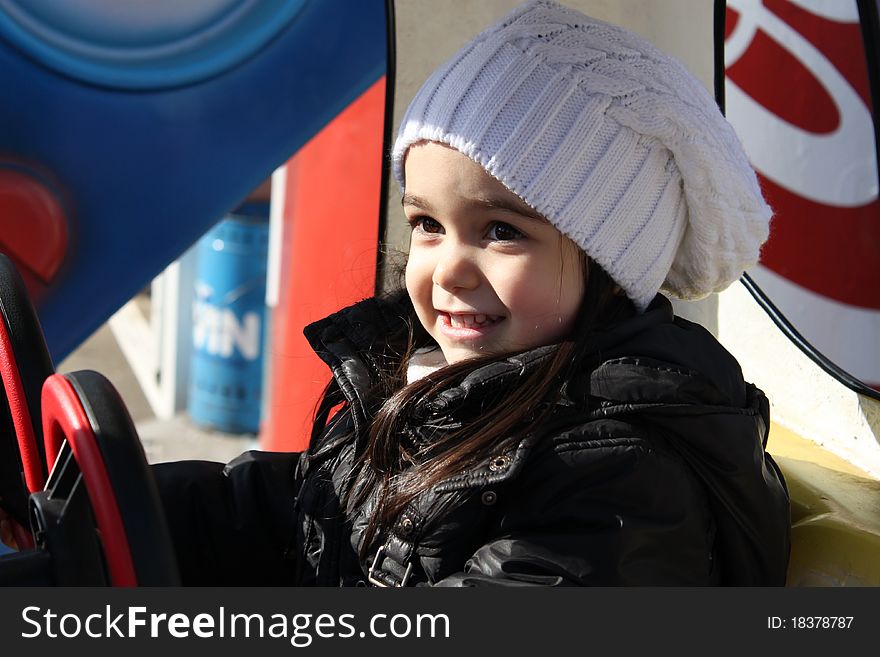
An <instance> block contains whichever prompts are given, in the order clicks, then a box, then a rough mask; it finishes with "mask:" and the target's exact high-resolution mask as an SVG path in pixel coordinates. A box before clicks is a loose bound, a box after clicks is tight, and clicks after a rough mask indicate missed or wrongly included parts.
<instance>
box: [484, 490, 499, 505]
mask: <svg viewBox="0 0 880 657" xmlns="http://www.w3.org/2000/svg"><path fill="white" fill-rule="evenodd" d="M481 499H482V500H483V504H485V505H486V506H492V505H493V504H495V502H497V501H498V496H497V495H496V494H495V492H494V491H491V490H487V491H486V492H485V493H483V496H482V498H481Z"/></svg>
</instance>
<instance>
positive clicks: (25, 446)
mask: <svg viewBox="0 0 880 657" xmlns="http://www.w3.org/2000/svg"><path fill="white" fill-rule="evenodd" d="M53 372H54V367H53V365H52V359H51V358H50V356H49V350H48V349H47V347H46V341H45V339H44V338H43V330H42V328H41V326H40V322H39V320H38V319H37V314H36V311H35V310H34V307H33V305H32V304H31V301H30V298H29V296H28V293H27V289H26V287H25V284H24V281H23V280H22V278H21V276H20V275H19V273H18V271H17V270H16V268H15V265H13V263H12V261H11V260H10V259H9V258H7V257H6V256H5V255H3V254H0V379H2V382H3V391H4V396H3V397H2V398H0V508H2V509H3V510H4V511H5V512H6V513H7V514H9V515H10V516H11V517H12V520H13V523H14V524H13V532H14V533H15V535H16V537H17V540H18V542H19V544H21V545H23V546H26V547H30V543H29V541H30V537H29V533H28V532H27V531H26V530H24V529H23V528H24V527H27V515H28V512H27V506H28V495H29V493H34V492H37V491H39V490H42V488H43V486H44V485H45V483H46V477H47V475H48V472H49V465H48V462H47V461H46V458H45V452H44V449H43V432H42V428H41V425H40V415H41V411H40V395H41V390H42V387H43V382H44V381H45V380H46V378H47V377H48V376H49V375H50V374H52V373H53Z"/></svg>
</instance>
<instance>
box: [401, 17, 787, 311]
mask: <svg viewBox="0 0 880 657" xmlns="http://www.w3.org/2000/svg"><path fill="white" fill-rule="evenodd" d="M422 140H430V141H436V142H440V143H444V144H447V145H449V146H451V147H453V148H455V149H457V150H459V151H460V152H461V153H463V154H464V155H467V156H468V157H470V158H471V159H472V160H474V161H475V162H477V163H478V164H480V165H481V166H482V167H483V168H484V169H485V170H486V171H487V172H489V173H490V174H491V175H492V176H494V177H495V178H497V179H498V180H499V181H501V182H502V183H503V184H504V185H505V186H506V187H507V188H508V189H509V190H510V191H512V192H513V193H514V194H516V195H517V196H519V197H520V198H522V199H523V200H524V201H525V202H526V203H528V204H529V205H530V206H531V207H533V208H534V209H535V210H537V211H538V212H540V213H541V214H542V215H544V216H545V217H547V219H549V220H550V222H551V223H552V224H553V225H554V226H556V228H558V229H559V230H560V231H561V232H562V233H564V234H565V235H567V236H568V237H570V238H571V239H572V240H573V241H574V242H575V243H576V244H578V245H579V246H580V247H581V248H582V249H583V250H584V251H585V252H586V254H587V255H588V256H589V257H590V258H592V259H593V260H595V261H596V262H597V263H599V265H601V266H602V267H603V268H604V269H605V270H606V271H607V272H608V273H609V275H610V276H611V277H612V278H613V279H614V281H615V282H616V283H617V284H618V285H620V286H621V287H622V288H623V289H624V290H625V291H626V293H627V295H628V296H629V298H630V299H632V301H633V302H634V304H635V306H636V307H637V308H638V309H639V310H644V309H645V308H646V307H647V306H648V304H649V303H650V302H651V300H652V299H653V298H654V296H655V295H656V293H657V292H658V291H659V290H660V289H661V288H663V289H664V290H666V291H668V292H670V293H672V294H674V295H675V296H678V297H681V298H684V299H696V298H700V297H703V296H706V295H707V294H710V293H712V292H717V291H720V290H722V289H724V288H725V287H727V286H728V285H730V283H732V282H733V281H735V280H736V279H737V278H739V277H740V276H741V275H742V272H743V270H744V269H745V268H747V267H749V266H751V265H753V264H754V263H755V262H757V260H758V256H759V251H760V247H761V244H763V242H764V241H765V240H766V239H767V235H768V229H769V220H770V216H771V214H772V213H771V210H770V208H769V207H768V206H767V204H766V203H765V202H764V199H763V198H762V196H761V190H760V188H759V187H758V182H757V179H756V177H755V173H754V171H753V170H752V168H751V166H750V165H749V163H748V160H747V159H746V156H745V153H744V152H743V150H742V146H741V145H740V142H739V140H738V139H737V137H736V135H735V134H734V132H733V128H732V127H731V126H730V124H729V123H728V122H727V121H726V120H725V119H724V117H723V115H722V114H721V112H720V111H719V109H718V107H717V105H716V104H715V101H714V100H713V99H712V97H711V96H710V95H709V93H708V92H707V90H706V89H705V88H704V87H703V85H702V84H700V82H699V81H697V80H696V79H695V78H694V77H693V76H692V75H691V74H690V73H688V72H687V70H686V69H685V68H684V66H682V65H681V64H680V63H679V62H677V61H676V60H674V59H672V58H671V57H670V56H669V55H666V54H665V53H663V52H661V51H660V50H658V49H657V48H656V47H654V46H653V45H651V44H650V43H648V42H647V41H645V40H644V39H643V38H641V37H639V36H636V35H635V34H633V33H631V32H628V31H626V30H624V29H622V28H620V27H617V26H614V25H609V24H607V23H603V22H601V21H598V20H595V19H592V18H589V17H587V16H585V15H583V14H581V13H580V12H577V11H574V10H572V9H569V8H567V7H563V6H561V5H559V4H558V3H556V2H552V1H550V0H533V1H532V2H527V3H526V4H524V5H523V6H521V7H520V8H519V9H516V10H514V11H513V12H512V13H510V14H509V15H508V16H507V17H505V18H504V19H503V20H502V21H501V22H499V23H497V24H496V25H494V26H493V27H490V28H489V29H487V30H486V31H484V32H483V33H481V34H479V35H478V36H477V37H476V38H474V39H473V40H472V41H471V42H470V43H469V44H467V45H466V46H465V47H464V48H462V49H461V50H460V51H459V52H458V53H457V54H456V55H454V56H453V57H452V59H450V60H449V61H447V62H446V63H445V64H443V65H442V66H441V67H440V68H438V69H437V70H436V71H435V72H434V73H433V74H432V75H431V77H430V78H428V80H427V81H426V82H425V84H424V85H423V86H422V88H421V89H420V90H419V92H418V93H417V94H416V96H415V98H413V100H412V102H411V104H410V106H409V109H408V110H407V112H406V114H405V116H404V118H403V122H402V124H401V127H400V132H399V133H398V137H397V141H396V142H395V144H394V148H393V150H392V166H393V171H394V175H395V177H396V178H397V181H398V183H399V184H400V186H401V188H402V189H403V188H404V187H405V179H404V159H405V156H406V152H407V149H408V148H409V147H410V146H411V145H412V144H414V143H416V142H419V141H422Z"/></svg>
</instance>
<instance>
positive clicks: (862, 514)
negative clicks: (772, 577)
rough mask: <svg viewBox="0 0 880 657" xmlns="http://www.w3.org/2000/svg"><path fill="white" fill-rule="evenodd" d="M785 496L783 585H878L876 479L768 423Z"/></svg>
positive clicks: (879, 495)
mask: <svg viewBox="0 0 880 657" xmlns="http://www.w3.org/2000/svg"><path fill="white" fill-rule="evenodd" d="M767 450H768V451H769V452H770V453H771V454H772V455H773V457H774V459H776V462H777V463H778V464H779V466H780V468H781V469H782V471H783V474H784V475H785V480H786V483H787V484H788V489H789V493H790V495H791V507H792V508H791V519H792V550H791V562H790V564H789V569H788V586H880V481H878V480H876V479H873V478H871V477H870V476H869V475H868V474H867V473H865V472H863V471H861V470H859V469H858V468H857V467H856V466H854V465H852V464H850V463H848V462H846V461H844V460H843V459H840V458H839V457H837V456H835V455H834V454H831V453H830V452H828V451H827V450H825V449H823V448H822V447H820V446H819V445H817V444H815V443H813V442H811V441H808V440H805V439H803V438H801V437H799V436H798V435H796V434H794V433H792V432H791V431H788V430H786V429H785V428H784V427H781V426H779V425H776V424H773V425H772V427H771V429H770V439H769V441H768V446H767Z"/></svg>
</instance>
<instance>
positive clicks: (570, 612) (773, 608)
mask: <svg viewBox="0 0 880 657" xmlns="http://www.w3.org/2000/svg"><path fill="white" fill-rule="evenodd" d="M878 607H880V589H876V588H865V589H855V588H851V589H818V588H817V589H647V588H644V589H565V590H544V589H465V590H453V589H404V590H393V589H392V590H378V589H347V590H342V589H281V588H272V589H252V588H248V589H209V588H192V589H97V588H89V589H76V588H54V589H48V588H47V589H15V588H7V589H2V590H0V619H2V620H0V646H2V652H3V654H4V655H49V654H55V652H56V651H64V650H76V653H75V654H83V655H88V656H89V657H96V656H97V655H105V654H106V655H111V654H112V655H119V654H124V655H126V656H127V655H128V654H154V653H155V651H158V650H161V651H162V655H163V656H164V655H178V654H179V655H184V654H191V653H192V651H193V650H198V651H199V653H200V654H201V651H203V650H210V651H211V652H212V653H214V651H217V650H221V653H222V654H225V653H226V652H227V651H228V652H231V653H237V654H242V652H243V651H252V650H253V651H256V652H255V653H254V654H259V655H261V656H262V655H288V654H295V653H297V652H305V653H308V654H319V655H323V654H327V655H331V654H332V655H339V654H355V653H354V652H347V653H346V652H344V651H359V650H365V651H367V652H368V653H369V654H374V651H381V652H382V654H404V653H406V654H410V653H412V652H413V651H417V652H416V654H418V655H447V656H449V655H455V654H456V653H454V652H451V651H468V653H467V654H470V653H471V651H473V650H486V651H492V652H496V651H507V654H511V655H523V654H529V653H532V654H535V655H539V656H540V657H543V653H544V652H546V651H552V653H553V654H554V655H556V654H559V652H560V651H566V652H567V651H569V650H577V651H582V650H583V651H592V650H599V649H611V650H615V651H625V652H623V653H622V654H636V651H645V650H650V651H652V652H655V651H657V650H658V649H659V648H663V649H669V650H673V651H675V653H674V654H681V653H684V654H700V655H702V654H706V653H707V652H710V653H714V652H716V651H718V650H719V649H720V650H722V651H723V652H724V653H729V652H730V651H733V650H736V651H742V650H750V649H759V650H761V651H762V654H764V653H763V651H765V650H774V649H786V650H808V651H809V654H814V651H826V650H833V651H835V652H839V651H841V650H851V649H856V648H857V647H859V646H864V645H870V644H871V643H875V642H876V637H877V627H876V620H875V618H876V610H877V609H878ZM868 642H870V643H868ZM80 650H82V651H83V652H80ZM120 651H124V652H122V653H121V652H120ZM57 654H63V653H61V652H58V653H57Z"/></svg>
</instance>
